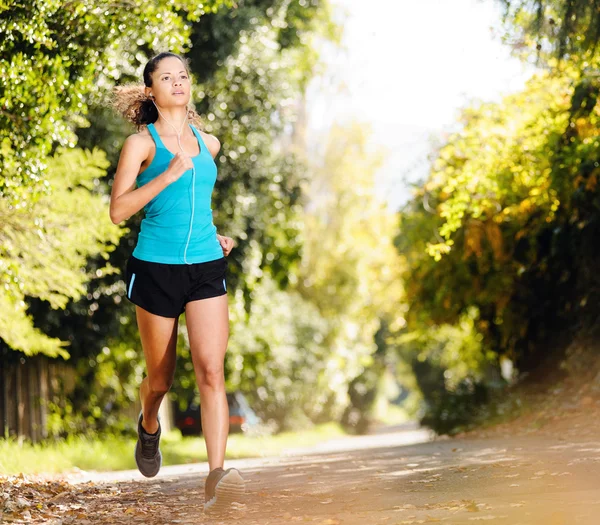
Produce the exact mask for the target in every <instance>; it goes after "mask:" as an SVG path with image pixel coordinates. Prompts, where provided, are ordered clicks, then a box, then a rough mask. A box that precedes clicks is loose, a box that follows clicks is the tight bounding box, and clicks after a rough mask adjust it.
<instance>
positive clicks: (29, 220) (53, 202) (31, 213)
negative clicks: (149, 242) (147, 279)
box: [0, 149, 121, 356]
mask: <svg viewBox="0 0 600 525" xmlns="http://www.w3.org/2000/svg"><path fill="white" fill-rule="evenodd" d="M47 164H48V168H47V173H46V177H45V178H46V183H47V185H48V188H49V190H48V193H47V194H45V195H42V196H40V198H38V199H37V200H35V201H34V202H32V203H27V204H23V205H21V206H13V205H11V204H9V202H8V201H7V200H0V217H1V222H2V225H3V228H2V233H1V234H0V275H2V277H3V279H2V281H3V283H4V286H3V288H2V289H1V290H0V305H1V306H2V312H3V315H2V317H1V318H0V337H1V338H2V339H3V340H4V341H5V342H6V344H8V345H9V346H11V347H12V348H13V349H15V350H20V351H22V352H24V353H25V354H27V355H32V354H35V353H39V352H42V353H45V354H47V355H50V356H56V355H62V356H66V355H67V352H66V351H65V349H64V346H65V345H64V343H63V342H61V341H60V340H58V339H56V338H51V337H47V336H46V335H45V334H44V333H42V332H40V331H39V330H38V329H36V328H34V326H33V324H32V320H31V318H30V317H29V315H28V314H27V312H26V306H25V297H36V298H39V299H41V300H44V301H47V302H48V304H49V305H50V307H52V308H64V307H65V305H66V304H67V302H68V301H69V299H72V298H78V297H80V296H81V295H82V294H83V293H84V292H85V283H86V282H87V281H88V279H89V277H90V276H89V275H87V274H86V273H85V272H83V271H82V268H83V267H85V262H86V259H87V258H88V257H90V256H92V255H96V254H100V255H101V256H102V257H104V258H106V257H107V256H108V252H109V250H110V245H111V244H113V245H114V244H116V243H117V242H118V240H119V236H120V234H121V230H120V229H119V228H117V227H116V226H115V225H113V224H112V223H111V222H110V220H109V219H108V217H107V214H106V212H105V210H106V200H105V199H104V198H103V197H102V196H101V195H97V194H95V193H94V191H93V189H94V187H95V184H97V181H98V179H99V177H101V176H102V175H103V174H104V170H105V168H106V166H107V163H106V159H105V157H104V155H103V153H102V152H101V151H99V150H94V151H92V152H90V151H82V150H79V149H72V150H66V149H59V150H58V151H57V152H56V154H55V156H54V157H52V158H49V159H47ZM104 271H107V272H110V271H112V269H111V268H110V267H106V268H105V269H104Z"/></svg>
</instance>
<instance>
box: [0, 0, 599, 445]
mask: <svg viewBox="0 0 600 525" xmlns="http://www.w3.org/2000/svg"><path fill="white" fill-rule="evenodd" d="M488 1H489V2H493V1H494V0H488ZM499 3H500V4H501V7H502V10H503V13H504V17H503V19H502V20H498V26H499V27H501V30H502V34H503V36H504V41H505V42H506V45H507V46H510V48H511V49H512V52H513V54H514V55H515V56H517V57H519V59H521V60H523V61H524V62H526V63H529V64H532V65H534V66H535V73H534V74H533V75H532V77H531V79H530V80H529V81H528V82H527V84H526V86H525V87H524V88H523V89H522V90H521V91H520V92H517V93H513V94H510V95H507V96H506V97H505V98H503V99H502V100H500V101H497V102H493V103H491V102H474V103H472V104H471V105H469V106H467V107H465V108H463V109H462V110H461V112H460V115H459V119H458V122H457V125H456V126H455V130H454V131H453V132H452V133H450V134H447V135H446V136H445V137H444V139H443V140H442V141H441V142H440V143H438V144H436V146H435V149H434V151H433V153H432V155H431V167H430V170H429V172H428V175H427V177H425V179H424V180H420V181H418V182H415V183H414V184H413V188H412V194H411V198H410V199H409V200H408V202H406V203H405V204H403V205H402V207H401V208H400V209H398V210H390V209H389V207H388V206H387V205H386V203H385V201H384V200H383V199H382V198H381V196H378V194H377V191H376V190H377V188H376V174H377V171H378V169H379V168H380V167H381V166H382V164H383V162H384V161H385V158H386V154H387V153H386V150H385V148H383V147H381V148H377V147H373V145H372V144H373V143H372V141H371V140H370V137H371V132H370V128H369V125H368V123H365V122H361V121H359V120H356V121H354V122H350V123H347V122H346V123H343V124H342V123H338V124H335V125H333V126H332V127H331V129H329V131H328V135H327V137H326V138H325V139H323V140H320V142H319V144H318V147H314V144H313V145H312V146H311V147H309V144H310V137H307V128H306V111H307V108H306V103H307V101H306V90H307V85H308V83H309V81H310V80H311V79H312V78H313V77H314V76H315V75H317V74H318V73H319V71H320V69H321V68H322V66H323V64H322V61H321V59H320V55H319V49H320V43H322V42H329V43H330V44H332V45H338V44H339V42H340V39H341V35H342V34H343V24H342V23H341V22H339V21H337V20H335V18H336V17H335V16H334V6H332V5H331V4H330V2H329V1H328V0H299V1H298V0H244V1H242V0H239V1H237V2H234V1H233V0H208V1H207V2H204V3H203V4H198V3H196V2H191V1H188V0H177V1H175V2H173V1H164V0H158V1H157V2H153V3H152V4H151V5H150V4H148V3H146V2H141V1H138V0H124V1H122V2H104V1H102V0H101V1H99V2H98V1H94V2H91V1H87V0H84V1H80V2H70V1H65V0H53V1H51V2H48V1H40V0H27V1H19V2H17V1H14V0H4V1H0V35H1V36H0V164H1V169H2V171H1V174H0V197H1V198H0V283H1V285H2V286H1V287H0V352H1V365H0V366H1V368H2V370H1V371H0V372H1V373H2V375H1V376H0V379H1V380H2V382H3V384H2V389H0V390H2V395H3V403H2V414H3V418H2V425H3V429H4V435H5V438H9V436H10V435H15V434H16V435H20V436H22V437H27V438H32V439H34V440H40V439H46V440H47V439H51V438H54V439H56V438H66V437H68V439H72V438H73V436H86V435H88V436H89V435H111V436H114V435H126V436H127V435H131V433H132V432H133V423H132V418H131V413H132V407H134V406H135V403H136V398H137V388H138V385H139V382H140V380H141V378H142V376H143V361H142V352H141V348H140V343H139V338H138V334H137V329H136V324H135V312H134V310H133V308H132V305H131V304H130V303H129V302H128V301H126V300H125V298H124V296H125V285H124V282H123V270H124V266H125V262H126V260H127V257H128V255H129V254H130V252H131V251H132V249H133V246H134V245H135V239H136V235H137V231H138V228H139V222H140V219H141V217H140V215H139V214H138V216H135V217H133V218H131V220H129V221H128V223H127V224H126V225H125V226H115V225H113V224H112V223H111V222H110V220H109V216H108V195H109V193H110V187H111V182H112V177H113V175H114V170H115V166H116V163H117V160H118V155H119V151H120V147H121V145H122V143H123V140H124V139H125V137H126V136H127V135H128V134H130V133H132V132H133V131H134V130H133V129H131V128H130V127H128V126H127V125H125V124H124V123H123V121H122V120H120V118H119V117H117V116H116V115H115V114H114V113H113V112H112V110H111V109H110V104H109V99H110V94H111V90H112V88H113V86H115V85H118V84H123V83H130V82H136V83H138V82H139V81H140V79H141V69H142V68H143V66H144V64H145V62H146V60H147V59H148V58H149V57H150V56H152V55H153V54H155V53H157V52H160V51H163V50H171V51H174V52H179V53H183V54H185V56H187V57H188V58H189V59H190V64H191V72H192V76H193V80H194V93H193V101H194V102H195V106H196V109H197V110H198V112H199V113H200V114H201V116H202V118H203V121H204V123H205V129H206V131H208V132H209V133H213V134H214V135H216V136H217V137H218V138H219V139H220V141H221V143H222V145H223V147H222V150H221V153H220V155H219V156H218V158H217V159H216V160H217V164H218V168H219V179H218V181H217V184H216V187H215V193H214V196H213V199H214V200H213V209H214V220H215V224H216V226H217V228H218V230H219V232H220V233H222V234H225V235H229V236H231V237H233V238H234V239H235V240H236V243H237V244H236V248H235V249H234V250H233V252H232V253H231V255H230V256H229V259H230V265H229V268H230V278H229V287H228V288H229V290H230V295H229V299H230V312H231V338H230V344H229V350H228V355H227V360H226V380H227V386H228V389H229V390H231V391H241V392H243V393H244V395H245V396H246V397H247V398H248V400H249V402H250V405H251V406H252V407H253V409H254V410H255V411H256V413H257V414H258V415H259V416H260V418H261V419H262V420H263V421H264V422H267V423H268V424H269V425H270V428H272V429H275V431H277V432H281V431H285V430H299V429H306V428H310V427H311V426H312V425H315V424H321V423H327V422H337V423H340V424H341V425H342V427H343V428H344V429H345V430H346V431H348V432H352V433H362V432H367V431H368V430H369V429H370V428H371V427H372V426H373V424H374V423H375V422H376V421H378V420H385V419H386V417H387V416H386V414H388V408H387V407H397V406H399V405H402V407H403V410H404V411H405V412H406V413H408V414H409V415H411V416H412V417H417V418H419V419H420V420H421V421H422V422H423V423H425V424H426V425H428V426H430V427H431V428H433V429H435V430H436V431H438V432H443V433H446V432H448V433H452V432H456V431H458V430H461V429H463V428H466V427H468V426H469V425H471V424H473V423H476V422H481V421H483V420H485V419H489V418H490V417H493V416H494V415H495V413H494V411H495V410H497V405H495V404H494V402H493V401H494V399H495V398H497V396H498V395H501V392H503V391H504V390H503V389H505V388H506V386H507V385H508V384H510V383H512V382H514V381H515V380H516V379H518V378H519V377H521V376H523V375H524V374H526V373H528V372H529V371H531V370H533V369H535V367H536V366H537V365H538V364H539V362H540V361H541V360H542V358H544V357H545V358H548V357H549V356H552V355H554V352H560V341H561V340H563V339H564V338H565V337H566V338H567V339H568V338H569V337H571V336H572V334H574V333H577V332H579V331H582V330H588V329H591V328H593V327H594V326H596V324H597V323H596V319H597V316H598V313H599V309H598V298H599V282H598V275H600V273H599V272H598V271H597V269H598V256H599V248H598V242H597V239H598V234H599V233H600V232H599V228H600V215H599V214H600V199H599V189H598V176H599V174H600V165H599V154H600V138H599V135H600V131H599V128H598V119H599V117H600V110H599V105H598V102H597V99H598V93H599V89H600V78H599V77H598V65H599V62H600V60H599V57H600V53H599V51H598V46H597V41H598V36H599V34H600V11H599V10H598V7H597V5H596V3H595V2H588V1H584V0H535V1H531V2H530V1H525V0H522V1H519V0H514V1H507V0H503V1H501V2H499ZM382 16H385V13H382ZM432 16H434V14H432ZM424 31H425V32H426V29H425V30H424ZM425 38H434V35H425ZM388 51H391V50H385V49H382V50H381V52H382V53H386V52H388ZM392 51H394V52H400V53H402V52H409V50H404V51H403V50H392ZM390 89H397V86H391V87H390ZM180 324H181V325H184V323H180ZM559 335H560V337H559ZM179 343H180V344H179V347H178V352H179V354H180V357H181V358H180V359H179V361H178V373H177V378H176V383H175V385H174V388H173V389H172V392H171V393H170V398H171V400H172V401H174V402H175V403H177V404H179V405H180V406H182V408H184V407H185V405H186V404H187V403H188V402H189V400H190V396H191V395H193V394H194V392H195V383H194V375H193V371H192V366H191V362H190V360H189V346H188V343H187V339H186V333H185V329H184V328H182V329H181V332H180V341H179ZM511 369H512V372H510V370H511ZM44 381H45V383H44ZM40 399H41V400H42V402H41V405H42V406H37V405H40ZM11 407H13V408H11ZM36 411H37V412H36ZM392 412H393V410H392ZM392 412H389V413H392ZM38 413H39V417H38V416H35V414H38ZM34 416H35V417H34ZM11 418H12V419H11Z"/></svg>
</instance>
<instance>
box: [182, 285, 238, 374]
mask: <svg viewBox="0 0 600 525" xmlns="http://www.w3.org/2000/svg"><path fill="white" fill-rule="evenodd" d="M185 322H186V325H187V329H188V336H189V340H190V352H191V355H192V359H193V362H194V366H195V367H196V370H197V371H199V372H206V371H207V369H208V370H209V371H212V370H218V369H220V368H222V367H223V362H224V359H225V351H226V350H227V342H228V340H229V307H228V302H227V295H220V296H218V297H211V298H209V299H200V300H198V301H190V302H188V303H187V304H186V308H185ZM198 367H200V370H198Z"/></svg>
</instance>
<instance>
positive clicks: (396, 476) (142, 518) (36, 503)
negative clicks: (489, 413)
mask: <svg viewBox="0 0 600 525" xmlns="http://www.w3.org/2000/svg"><path fill="white" fill-rule="evenodd" d="M412 440H413V441H414V432H413V438H412ZM410 442H411V439H407V438H406V432H396V433H390V434H386V435H383V436H373V437H367V438H361V439H357V440H352V439H351V440H341V441H339V442H338V443H337V444H336V443H335V442H334V443H329V444H328V446H326V447H322V448H321V451H320V452H319V451H313V452H312V453H310V454H308V453H301V454H300V455H294V456H290V457H283V458H278V459H264V460H253V461H246V462H232V463H231V464H236V465H237V466H239V467H240V468H241V469H242V472H243V475H244V477H245V478H246V479H247V497H246V501H245V504H244V505H242V506H240V508H239V509H238V510H236V511H235V512H234V515H233V516H231V517H230V518H229V519H228V520H221V519H213V518H208V517H206V516H205V515H204V514H203V512H202V500H203V483H204V477H205V475H206V465H196V466H191V467H190V466H186V467H180V468H179V469H178V470H177V469H163V472H161V474H160V475H159V477H157V478H154V479H152V480H140V479H135V480H131V477H132V476H133V474H132V473H126V474H125V475H123V474H112V475H108V477H107V475H106V474H105V475H101V476H98V477H96V478H95V479H96V480H95V481H93V482H86V483H81V482H80V483H76V484H72V483H68V482H65V481H61V482H47V483H40V482H37V483H36V482H32V481H27V480H19V479H13V480H11V482H10V483H8V482H7V481H5V482H4V483H3V484H1V485H0V488H1V489H2V491H3V492H0V498H1V497H2V493H3V494H4V500H5V502H4V506H5V508H6V507H7V505H8V510H11V509H12V510H13V511H14V512H4V514H3V515H2V517H0V522H2V523H47V524H54V525H59V524H60V525H66V524H78V525H88V524H96V523H120V524H128V523H145V524H176V523H179V524H189V525H192V524H204V523H207V524H208V523H211V524H214V525H218V524H220V523H231V522H233V523H238V524H239V525H251V524H252V525H258V524H260V525H269V524H284V523H290V522H291V523H317V524H320V525H342V524H343V525H359V524H360V525H377V524H390V525H400V524H417V523H435V522H437V523H447V524H471V523H476V522H485V523H490V524H510V525H519V524H522V525H525V524H529V525H534V524H535V525H562V524H564V525H588V524H590V525H597V524H599V523H600V484H599V483H598V481H599V480H600V443H598V442H597V440H595V441H591V440H589V439H587V440H577V439H576V438H574V437H571V436H570V437H569V439H568V440H566V439H561V438H560V437H548V436H526V437H504V438H487V439H470V438H462V439H454V440H451V439H441V440H436V441H429V442H422V443H418V444H407V443H410ZM297 452H298V451H297ZM300 452H302V451H300ZM305 452H307V451H305ZM127 476H129V478H130V480H129V481H116V480H117V479H127ZM107 479H112V481H107ZM79 481H81V479H80V480H79ZM19 498H20V499H19ZM1 508H2V500H1V499H0V509H1Z"/></svg>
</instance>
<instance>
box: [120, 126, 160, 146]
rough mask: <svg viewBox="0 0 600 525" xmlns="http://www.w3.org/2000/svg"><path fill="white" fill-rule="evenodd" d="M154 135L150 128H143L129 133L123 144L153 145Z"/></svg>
mask: <svg viewBox="0 0 600 525" xmlns="http://www.w3.org/2000/svg"><path fill="white" fill-rule="evenodd" d="M152 142H153V140H152V135H150V132H149V131H148V128H143V129H141V130H139V131H138V132H137V133H132V134H131V135H129V136H128V137H127V138H126V139H125V142H124V144H123V147H125V146H129V147H131V146H138V147H139V146H144V145H148V146H151V145H152Z"/></svg>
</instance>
